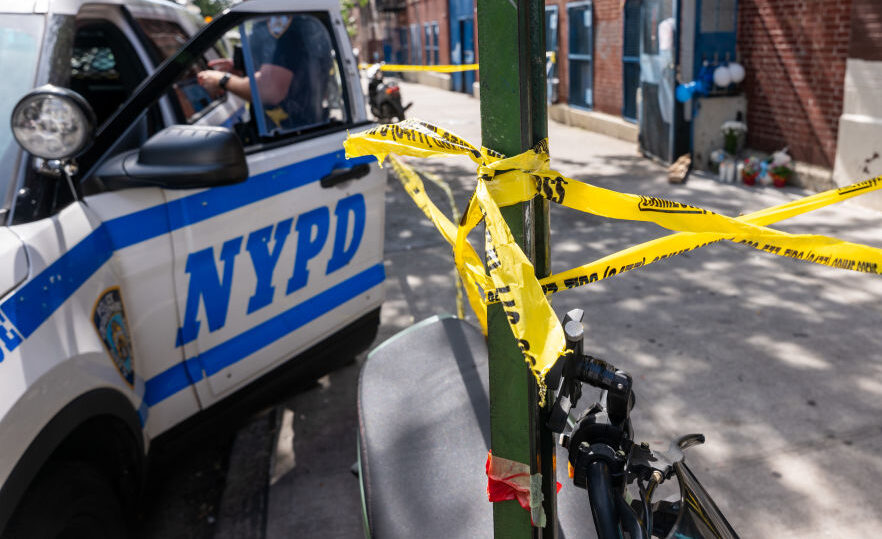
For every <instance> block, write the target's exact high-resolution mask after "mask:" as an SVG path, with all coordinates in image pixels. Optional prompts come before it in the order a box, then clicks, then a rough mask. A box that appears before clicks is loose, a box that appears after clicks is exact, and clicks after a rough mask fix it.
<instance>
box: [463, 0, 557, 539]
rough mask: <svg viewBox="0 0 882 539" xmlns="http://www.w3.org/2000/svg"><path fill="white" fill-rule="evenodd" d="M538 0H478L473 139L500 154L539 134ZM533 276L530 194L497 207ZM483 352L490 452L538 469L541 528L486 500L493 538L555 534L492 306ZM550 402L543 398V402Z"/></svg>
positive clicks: (539, 222)
mask: <svg viewBox="0 0 882 539" xmlns="http://www.w3.org/2000/svg"><path fill="white" fill-rule="evenodd" d="M544 23H545V4H544V2H543V1H542V0H478V45H479V49H478V52H479V54H478V56H479V62H480V66H481V67H480V75H481V77H480V81H481V86H480V88H481V92H480V93H481V137H482V143H483V145H484V146H486V147H488V148H490V149H492V150H496V151H498V152H501V153H503V154H505V155H509V156H511V155H516V154H518V153H521V152H523V151H526V150H528V149H530V148H531V147H532V146H533V145H534V144H535V143H537V142H539V141H540V140H541V139H543V138H545V137H546V136H547V130H548V128H547V112H546V111H547V109H546V97H545V24H544ZM502 215H503V217H504V218H505V220H506V222H507V223H508V226H509V228H510V229H511V231H512V234H513V235H514V237H515V239H516V240H517V242H518V243H519V244H520V246H521V248H522V249H523V250H524V252H525V253H526V255H527V256H528V257H529V258H530V260H531V261H532V262H533V265H534V267H535V269H536V274H537V275H538V276H540V277H544V276H545V275H547V274H548V272H549V260H548V203H547V201H545V200H544V199H541V198H536V199H534V200H532V201H530V202H527V203H523V204H518V205H515V206H510V207H507V208H503V209H502ZM487 319H488V333H489V335H488V347H489V352H490V444H491V448H492V451H493V455H494V456H498V457H503V458H506V459H509V460H514V461H516V462H523V463H529V464H530V470H531V474H536V473H541V474H542V491H543V495H544V502H543V509H544V511H545V515H546V522H547V523H546V526H545V527H544V528H541V529H540V528H534V527H533V526H532V525H531V523H530V514H529V513H528V512H527V511H525V510H524V509H522V508H521V507H520V506H519V505H518V503H517V502H515V501H507V502H497V503H495V504H493V527H494V533H495V536H496V537H497V538H505V539H509V538H511V539H517V538H528V537H542V538H556V537H557V509H556V508H557V500H556V488H555V479H556V478H555V471H554V460H553V456H554V451H555V446H554V442H553V438H552V435H551V433H550V432H548V430H547V429H546V428H544V424H545V418H544V416H545V413H546V411H547V410H545V409H540V408H539V406H538V391H537V387H536V382H535V379H534V378H533V376H532V374H531V373H530V372H529V369H528V368H527V365H526V363H525V362H524V360H523V356H522V355H521V352H520V350H519V349H518V347H517V344H516V342H515V339H514V336H513V334H512V332H511V328H509V326H508V323H507V321H506V315H505V313H504V312H503V310H502V307H501V306H500V305H498V304H496V305H491V306H490V307H489V308H488V310H487ZM548 400H551V399H548Z"/></svg>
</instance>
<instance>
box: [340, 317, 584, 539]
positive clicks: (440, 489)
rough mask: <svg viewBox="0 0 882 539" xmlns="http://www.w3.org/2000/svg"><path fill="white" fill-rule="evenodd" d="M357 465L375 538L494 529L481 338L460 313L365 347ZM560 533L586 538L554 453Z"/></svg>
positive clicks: (578, 506) (580, 510) (580, 506)
mask: <svg viewBox="0 0 882 539" xmlns="http://www.w3.org/2000/svg"><path fill="white" fill-rule="evenodd" d="M358 418H359V433H358V443H359V464H360V481H361V485H362V489H363V490H362V497H363V502H364V504H365V511H366V513H365V514H366V515H367V517H368V522H369V524H370V533H371V536H373V537H379V538H397V537H401V538H408V539H411V538H413V537H420V538H434V537H438V538H445V539H447V538H452V537H493V510H492V507H491V504H490V503H489V502H488V501H487V476H486V475H485V470H484V463H485V461H486V459H487V451H488V449H489V447H490V403H489V389H488V368H487V345H486V343H485V340H484V336H483V335H481V332H480V331H479V330H478V329H477V328H475V327H474V326H472V325H471V324H469V323H468V322H465V321H464V320H461V319H458V318H454V317H451V316H434V317H432V318H429V319H427V320H424V321H422V322H419V323H417V324H415V325H414V326H412V327H410V328H408V329H406V330H404V331H402V332H400V333H398V334H396V335H394V336H393V337H391V338H390V339H389V340H387V341H386V342H384V343H383V344H381V345H380V346H379V347H377V348H376V349H374V351H373V352H371V353H370V355H369V356H368V358H367V360H366V361H365V364H364V366H363V367H362V370H361V374H360V378H359V389H358ZM557 461H558V462H559V463H564V464H563V466H559V467H558V470H557V474H558V478H557V480H558V481H560V482H561V483H563V484H564V489H563V490H562V491H561V492H560V494H559V495H558V512H559V516H560V529H561V530H566V534H565V535H564V534H563V532H561V535H560V537H566V539H574V538H576V537H594V534H593V526H592V525H591V522H592V517H591V511H590V508H589V505H588V497H587V495H586V494H585V492H584V491H580V490H579V489H575V488H573V487H572V481H571V480H570V479H568V478H567V467H566V464H565V463H566V455H565V454H562V455H558V460H557Z"/></svg>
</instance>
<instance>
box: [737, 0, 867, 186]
mask: <svg viewBox="0 0 882 539" xmlns="http://www.w3.org/2000/svg"><path fill="white" fill-rule="evenodd" d="M875 3H876V7H877V9H880V10H882V2H875ZM851 8H852V2H851V0H741V1H740V2H739V3H738V57H739V59H740V60H741V63H742V64H743V65H744V68H745V70H746V72H747V78H746V79H745V81H744V90H745V93H746V94H747V103H748V107H747V124H748V126H749V131H748V139H747V140H748V145H750V146H751V147H754V148H756V149H759V150H765V151H773V150H777V149H780V148H782V147H784V146H787V147H788V148H789V149H790V154H791V155H792V156H793V158H794V159H796V160H797V161H801V162H806V163H811V164H814V165H819V166H822V167H824V168H828V169H830V168H832V167H833V162H834V158H835V156H836V139H837V130H838V124H839V116H840V115H841V114H842V98H843V91H844V87H843V83H844V80H845V63H846V59H847V57H848V46H849V40H850V37H851Z"/></svg>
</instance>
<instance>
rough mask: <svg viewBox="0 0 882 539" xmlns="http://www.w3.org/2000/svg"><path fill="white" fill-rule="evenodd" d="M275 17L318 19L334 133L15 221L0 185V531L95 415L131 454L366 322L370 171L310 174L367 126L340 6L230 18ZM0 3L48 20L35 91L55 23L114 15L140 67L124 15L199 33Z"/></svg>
mask: <svg viewBox="0 0 882 539" xmlns="http://www.w3.org/2000/svg"><path fill="white" fill-rule="evenodd" d="M292 6H293V7H292ZM276 11H279V12H291V11H295V12H301V11H303V12H312V13H316V12H318V13H324V14H326V17H327V20H328V21H330V22H329V24H328V26H329V28H328V30H329V31H332V32H333V39H334V41H335V43H336V46H337V55H339V58H340V60H339V62H340V69H341V71H342V75H341V76H342V79H343V81H344V85H343V88H344V89H345V91H346V92H347V95H346V99H345V101H346V103H347V105H346V106H347V107H348V114H349V116H348V119H347V121H346V122H344V124H345V125H342V126H340V127H339V128H334V129H328V130H326V132H321V133H317V134H314V135H312V136H299V135H298V136H297V137H294V138H290V139H285V140H287V142H285V141H284V140H283V141H282V142H280V143H274V144H263V145H258V146H257V147H253V148H251V149H250V150H248V149H247V148H246V150H247V161H248V168H249V172H250V174H249V178H248V180H247V181H245V182H243V183H238V184H235V185H227V186H223V187H209V188H202V189H167V188H163V187H136V188H127V189H106V190H98V191H94V190H93V191H92V192H89V193H85V194H83V195H82V196H81V197H80V198H79V200H76V201H74V202H72V203H70V204H68V205H66V206H65V207H63V208H61V209H60V210H59V211H55V212H52V213H51V215H47V216H45V217H42V218H35V219H31V220H25V221H26V222H22V221H21V220H20V219H19V220H18V221H16V220H15V215H14V212H15V211H20V210H16V209H15V208H18V207H20V206H21V203H20V201H18V202H17V200H16V197H21V196H23V195H22V194H21V193H23V192H25V188H26V186H25V185H23V183H22V182H23V181H24V180H23V179H22V178H17V179H13V180H12V182H11V183H12V184H14V185H10V186H9V187H7V193H8V195H4V193H3V192H0V203H2V202H3V200H4V198H3V197H4V196H6V199H5V200H6V205H5V206H0V209H3V208H5V209H6V211H5V215H4V214H3V213H0V217H3V218H4V219H5V224H6V226H0V257H2V258H3V260H4V261H5V262H4V263H3V264H2V265H0V485H2V488H0V532H2V529H3V527H4V525H5V523H6V521H7V519H8V518H9V516H10V513H11V511H12V507H11V506H14V504H15V503H16V502H17V500H18V499H20V497H21V496H22V493H23V488H24V487H25V486H26V485H27V484H28V482H29V481H30V480H31V479H32V478H33V476H34V474H35V473H36V471H37V470H39V469H40V467H41V466H42V463H43V462H45V460H46V459H48V458H50V456H51V455H52V454H53V452H55V451H56V450H57V449H58V448H59V447H62V445H63V444H64V443H65V440H66V439H67V438H68V437H70V436H71V435H72V433H74V432H75V431H76V429H77V427H78V425H80V424H82V423H84V422H87V421H90V420H93V419H95V418H102V417H105V416H106V418H112V419H107V420H108V421H113V422H115V424H118V425H123V424H125V425H127V426H128V427H129V428H130V429H135V428H136V429H137V433H134V434H133V436H135V437H137V438H138V439H137V440H135V444H136V445H137V451H138V452H139V454H140V456H144V455H146V454H147V451H148V449H149V446H150V442H151V440H152V439H154V438H156V437H157V436H159V435H162V434H163V433H167V432H168V431H169V429H172V428H173V427H175V426H176V425H180V424H181V423H182V422H184V421H185V420H188V419H191V418H193V417H195V416H196V415H197V414H198V413H199V412H202V411H205V410H206V409H208V408H210V407H211V406H213V405H215V404H218V403H219V402H220V401H222V400H223V399H225V398H227V397H229V396H231V395H232V394H234V393H236V392H238V391H240V390H242V389H243V388H245V387H246V386H248V385H249V384H252V386H253V385H254V384H253V383H254V382H255V381H257V380H258V379H261V377H266V376H270V377H271V376H273V373H275V372H276V370H277V369H279V368H280V367H284V366H286V365H287V364H289V363H292V362H293V363H296V362H297V361H298V359H299V358H297V357H296V356H298V354H301V353H302V352H304V351H307V350H308V349H310V348H311V347H314V346H315V345H318V344H319V343H323V342H325V343H327V342H329V339H330V340H331V341H338V343H339V345H340V346H345V344H346V340H347V337H346V334H345V333H341V330H343V329H344V328H346V327H348V326H350V325H352V324H356V325H357V324H359V323H360V324H361V326H359V327H361V328H367V329H368V330H370V326H373V329H374V330H375V328H376V322H375V320H378V317H376V316H375V313H376V311H377V309H378V308H379V306H380V304H381V303H382V301H383V297H384V287H383V281H384V279H385V274H384V270H383V264H382V252H383V245H382V242H383V234H382V229H383V226H384V193H383V190H384V183H385V181H384V176H383V175H381V174H380V172H379V171H378V168H377V166H376V164H371V165H369V166H370V172H369V173H368V174H367V175H366V176H364V177H360V178H358V179H352V180H348V181H343V182H341V183H338V184H336V185H333V186H330V187H325V186H323V185H322V183H323V182H320V181H319V180H320V179H321V178H322V177H325V176H327V175H329V174H331V173H332V172H333V171H335V170H345V168H346V167H351V166H352V164H351V163H349V164H347V163H346V162H345V158H344V154H343V148H342V142H343V140H344V139H345V137H346V133H347V127H348V128H352V127H354V126H358V125H361V124H364V123H366V122H367V116H366V112H365V108H364V100H363V97H362V95H361V87H360V84H359V77H358V73H357V68H356V65H355V60H354V58H353V57H352V54H351V49H350V46H349V43H348V37H347V36H346V32H345V29H344V26H343V24H342V20H341V19H340V14H339V5H338V4H337V3H336V2H333V1H331V0H301V1H298V2H296V3H291V2H283V1H278V0H266V1H264V0H254V1H250V2H246V3H244V4H240V5H238V6H236V7H234V8H233V10H232V13H233V14H235V13H272V12H276ZM0 12H9V13H13V12H15V13H20V14H28V16H34V17H37V16H40V17H44V18H45V20H46V23H47V28H46V31H45V32H44V34H43V37H42V52H41V53H40V56H39V62H40V63H39V65H38V66H37V69H36V71H35V80H34V84H33V86H32V87H37V86H40V85H42V84H44V83H46V82H51V81H52V77H53V72H52V69H51V66H50V65H48V64H49V61H48V58H47V57H48V55H49V54H50V50H51V48H52V45H53V39H54V36H53V35H52V32H53V31H57V27H53V24H59V23H58V21H64V17H74V18H76V20H79V19H82V18H83V17H88V18H89V19H99V18H100V20H102V21H106V22H108V23H109V24H113V25H116V26H117V27H118V29H119V30H120V31H121V32H122V34H123V35H125V36H126V39H128V40H130V45H131V46H132V47H133V50H134V51H135V53H136V54H137V55H138V57H139V58H140V60H141V61H142V62H143V63H144V65H145V69H146V70H147V72H148V73H151V72H153V71H154V70H156V69H158V68H159V69H160V70H161V67H160V66H158V65H154V64H155V59H152V58H151V56H150V54H149V51H148V50H147V47H146V45H145V43H144V42H143V38H140V37H139V35H138V29H137V28H135V27H134V26H136V25H137V23H136V22H134V21H137V20H139V19H138V17H139V16H150V17H152V18H159V19H166V18H168V19H172V20H175V21H177V23H178V24H179V25H180V26H181V27H182V28H185V30H187V31H188V32H190V33H193V32H195V31H196V25H195V24H194V23H192V22H189V21H190V19H188V17H187V15H186V14H184V13H182V10H181V9H180V8H176V7H174V6H173V5H171V4H169V3H166V2H159V1H148V0H141V1H138V2H123V1H122V0H100V1H99V2H97V3H96V2H86V1H85V0H35V1H31V2H24V1H14V2H13V1H11V0H7V1H4V2H0ZM145 14H146V15H145ZM222 19H223V17H221V18H219V19H216V20H215V21H214V22H213V23H212V24H217V23H219V22H221V21H222ZM53 21H54V22H53ZM227 31H228V29H227V30H224V32H227ZM62 34H63V32H62ZM56 61H57V60H56ZM143 89H144V88H143V87H141V88H139V90H143ZM166 93H167V92H165V91H163V92H162V97H160V98H159V101H158V102H157V104H156V109H157V110H158V111H159V116H158V117H161V122H162V123H163V125H165V126H169V125H174V124H175V123H179V122H180V120H179V118H176V117H175V111H174V107H172V106H171V104H170V103H169V97H168V95H166ZM243 104H244V102H243V101H242V100H241V99H238V98H235V97H234V96H232V94H229V97H228V98H227V99H226V101H225V102H223V103H221V104H220V105H217V106H216V107H215V108H213V109H211V110H210V111H208V113H207V114H205V115H204V116H202V117H201V118H200V119H199V120H198V121H196V122H195V123H196V124H200V123H202V124H209V125H224V123H229V122H230V118H231V117H232V116H234V115H235V114H240V113H241V111H242V110H243ZM5 118H6V119H2V120H0V121H4V122H7V123H8V121H9V120H8V116H6V117H5ZM225 119H226V120H225ZM113 121H114V120H112V119H111V120H110V123H113ZM96 140H97V141H98V142H96V144H99V143H100V137H99V138H98V139H96ZM2 151H3V148H2V147H0V153H2ZM113 153H114V151H113V150H112V148H111V149H110V150H108V151H107V154H108V155H112V154H113ZM16 158H17V159H18V161H16V162H17V163H19V164H18V166H17V167H16V168H15V170H16V171H18V172H21V175H24V172H23V171H25V170H26V169H27V167H30V166H32V163H31V162H30V161H29V158H28V156H27V155H26V154H25V153H24V152H23V151H22V152H20V153H19V155H18V156H17V157H16ZM83 173H85V171H83ZM62 181H63V180H62ZM3 186H4V183H3V182H2V181H0V188H2V187H3ZM120 312H122V315H121V316H120ZM111 317H115V318H112V319H111ZM120 320H122V322H120ZM113 324H116V325H113ZM120 324H121V325H120ZM102 330H104V331H103V334H102V333H100V332H101V331H102ZM111 332H113V334H111ZM353 342H354V341H353ZM127 346H128V347H130V350H129V349H126V350H122V349H121V350H116V348H117V347H127ZM361 346H364V344H363V343H362V344H361ZM127 351H128V352H129V353H128V355H126V352H127ZM357 351H358V350H353V352H357ZM120 357H128V358H130V359H131V360H132V361H131V362H130V363H127V364H123V363H125V362H120V360H119V358H120ZM292 358H294V359H292ZM310 361H315V360H314V359H312V360H310ZM319 370H320V368H319ZM132 423H135V425H134V426H132ZM108 436H109V435H108ZM96 443H106V440H104V439H103V438H101V441H100V442H99V441H97V440H96ZM136 464H137V463H136Z"/></svg>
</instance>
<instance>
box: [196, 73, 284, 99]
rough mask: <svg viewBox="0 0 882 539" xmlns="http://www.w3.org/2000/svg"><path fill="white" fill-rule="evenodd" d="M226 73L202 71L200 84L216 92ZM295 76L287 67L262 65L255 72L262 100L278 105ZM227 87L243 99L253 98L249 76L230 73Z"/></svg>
mask: <svg viewBox="0 0 882 539" xmlns="http://www.w3.org/2000/svg"><path fill="white" fill-rule="evenodd" d="M226 74H227V73H224V72H222V71H217V70H207V71H201V72H199V75H198V80H199V84H200V85H201V86H202V87H203V88H205V89H206V90H207V91H208V92H209V93H212V94H215V93H217V92H218V91H219V90H220V89H221V87H220V81H221V79H222V78H223V77H224V75H226ZM293 78H294V73H292V72H291V70H290V69H287V68H285V67H281V66H277V65H275V64H263V65H262V66H260V71H258V72H257V73H255V74H254V80H255V82H256V83H257V90H258V92H259V93H260V100H261V102H262V103H263V104H265V105H270V106H273V105H278V104H279V103H280V102H281V101H282V100H283V99H285V96H286V95H287V94H288V87H289V86H291V81H292V80H293ZM226 89H227V91H230V92H232V93H234V94H236V95H237V96H239V97H241V98H242V99H245V100H248V101H250V100H251V85H250V84H249V81H248V77H240V76H239V75H233V74H230V80H228V81H227V84H226Z"/></svg>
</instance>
